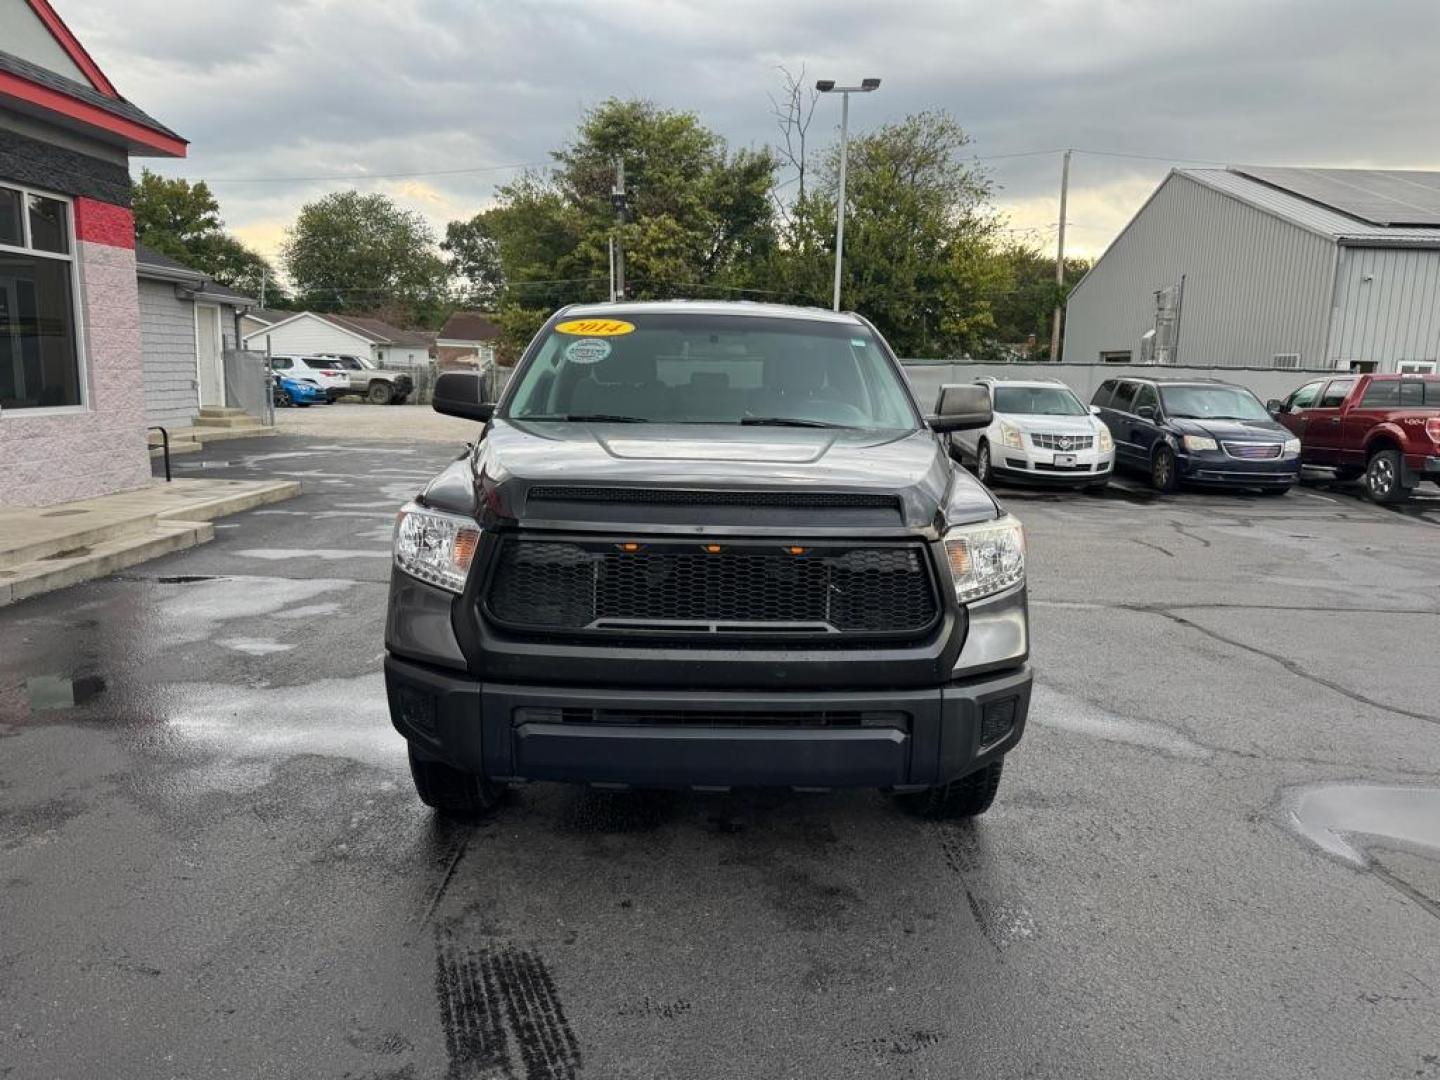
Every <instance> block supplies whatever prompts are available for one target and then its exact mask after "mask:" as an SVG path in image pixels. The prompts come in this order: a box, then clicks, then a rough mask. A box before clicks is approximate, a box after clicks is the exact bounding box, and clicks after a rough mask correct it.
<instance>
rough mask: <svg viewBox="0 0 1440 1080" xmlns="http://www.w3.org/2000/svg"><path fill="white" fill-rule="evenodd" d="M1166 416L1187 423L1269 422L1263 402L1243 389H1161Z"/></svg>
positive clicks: (1226, 387) (1171, 387)
mask: <svg viewBox="0 0 1440 1080" xmlns="http://www.w3.org/2000/svg"><path fill="white" fill-rule="evenodd" d="M1160 400H1161V401H1163V402H1164V403H1165V413H1166V415H1168V416H1171V417H1179V418H1181V419H1185V420H1269V419H1270V414H1269V413H1267V412H1266V411H1265V406H1264V405H1261V404H1260V399H1259V398H1257V397H1256V396H1255V395H1254V394H1252V393H1250V391H1249V390H1246V389H1245V388H1243V387H1240V386H1162V387H1161V388H1160Z"/></svg>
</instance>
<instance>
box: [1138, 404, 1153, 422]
mask: <svg viewBox="0 0 1440 1080" xmlns="http://www.w3.org/2000/svg"><path fill="white" fill-rule="evenodd" d="M1135 415H1136V416H1138V417H1140V419H1141V420H1150V421H1153V420H1154V419H1155V406H1154V405H1141V406H1140V407H1139V408H1138V409H1136V410H1135Z"/></svg>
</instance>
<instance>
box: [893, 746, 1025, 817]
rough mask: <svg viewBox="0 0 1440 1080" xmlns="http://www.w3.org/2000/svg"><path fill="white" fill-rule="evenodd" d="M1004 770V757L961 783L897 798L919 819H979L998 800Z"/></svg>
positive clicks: (964, 777) (955, 782) (964, 778)
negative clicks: (997, 795) (996, 796)
mask: <svg viewBox="0 0 1440 1080" xmlns="http://www.w3.org/2000/svg"><path fill="white" fill-rule="evenodd" d="M1004 768H1005V759H1004V758H1001V759H1000V760H999V761H995V762H992V763H991V764H989V765H986V766H985V767H984V768H983V769H979V770H977V771H976V772H973V773H971V774H970V775H969V776H962V777H961V778H960V779H959V780H952V781H951V782H950V783H948V784H941V785H940V786H939V787H933V788H929V789H927V790H925V791H916V792H911V793H908V794H905V795H898V796H896V799H897V801H898V802H899V803H900V805H901V806H902V807H903V808H904V809H905V810H907V811H909V812H910V813H912V814H916V815H918V816H919V817H927V818H935V819H945V818H967V817H978V816H979V815H981V814H983V813H985V811H986V810H989V809H990V804H991V803H993V802H994V801H995V793H996V792H997V791H999V790H1000V773H1001V772H1002V771H1003V770H1004Z"/></svg>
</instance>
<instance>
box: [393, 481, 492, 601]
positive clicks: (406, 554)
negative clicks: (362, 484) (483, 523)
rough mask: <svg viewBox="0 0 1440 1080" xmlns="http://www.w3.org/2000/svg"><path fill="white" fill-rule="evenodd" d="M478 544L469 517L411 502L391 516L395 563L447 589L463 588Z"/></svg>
mask: <svg viewBox="0 0 1440 1080" xmlns="http://www.w3.org/2000/svg"><path fill="white" fill-rule="evenodd" d="M479 546H480V526H479V525H478V524H476V523H475V522H474V521H473V520H472V519H470V518H465V517H460V516H458V515H456V514H442V513H439V512H437V511H434V510H425V509H422V508H421V507H419V506H416V505H414V504H413V503H412V504H411V505H409V506H406V507H405V508H404V509H403V510H401V511H400V515H399V516H398V517H397V518H396V519H395V565H396V566H398V567H399V568H400V569H401V570H404V571H405V573H407V574H409V575H410V576H411V577H416V578H419V579H420V580H421V581H427V582H429V583H430V584H431V585H438V586H439V587H440V588H442V589H448V590H449V591H450V592H454V593H458V592H463V591H464V589H465V579H466V577H468V576H469V574H470V564H471V563H472V562H473V561H474V560H475V550H476V549H477V548H478V547H479Z"/></svg>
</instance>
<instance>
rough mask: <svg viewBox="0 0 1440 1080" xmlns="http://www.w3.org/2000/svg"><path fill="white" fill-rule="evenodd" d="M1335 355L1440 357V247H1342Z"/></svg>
mask: <svg viewBox="0 0 1440 1080" xmlns="http://www.w3.org/2000/svg"><path fill="white" fill-rule="evenodd" d="M1334 318H1335V321H1334V328H1333V330H1332V331H1331V335H1330V355H1331V356H1332V357H1334V358H1335V359H1337V360H1373V361H1376V362H1377V363H1378V364H1379V365H1380V370H1382V371H1394V370H1395V364H1396V362H1397V361H1400V360H1432V361H1433V360H1435V359H1436V358H1437V357H1440V251H1419V250H1415V249H1406V248H1341V250H1340V274H1339V278H1338V280H1337V282H1336V285H1335V316H1334Z"/></svg>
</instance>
